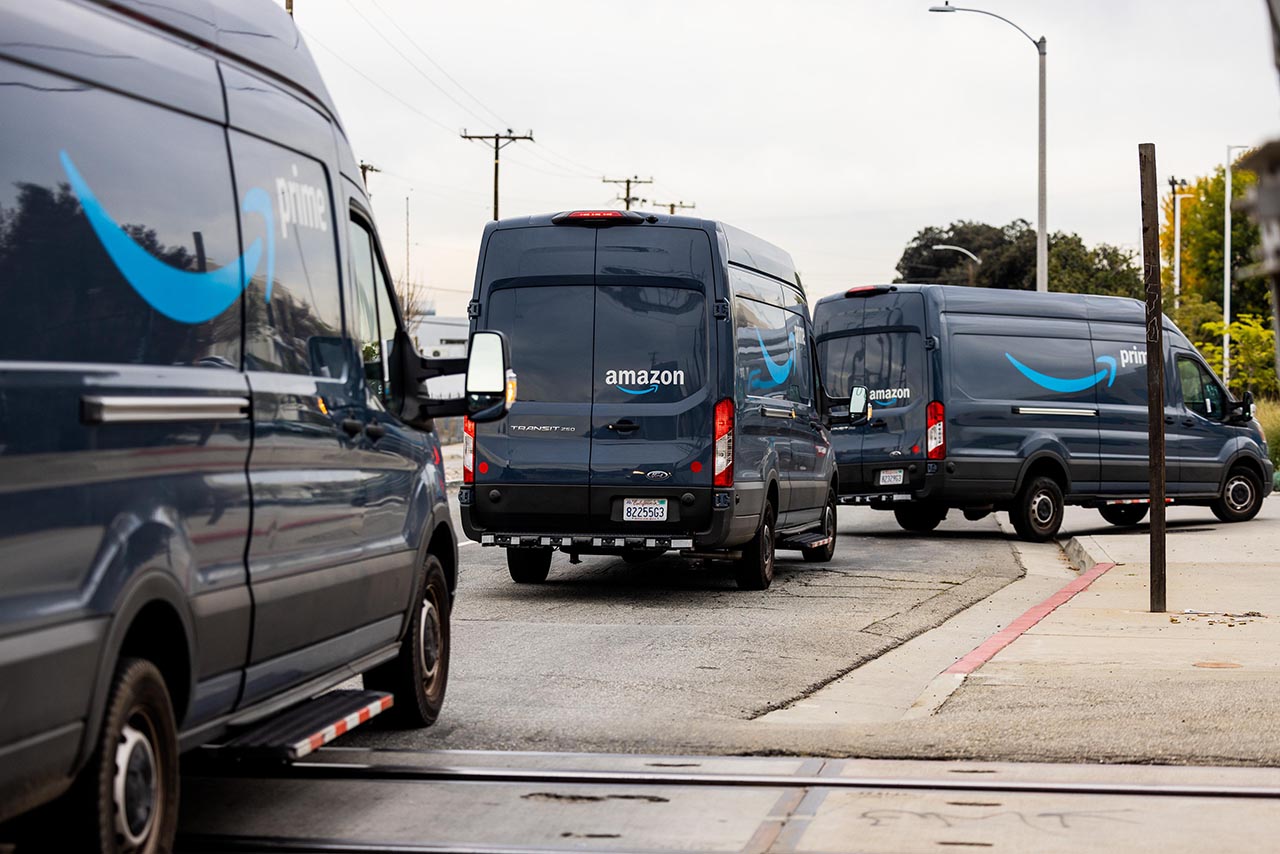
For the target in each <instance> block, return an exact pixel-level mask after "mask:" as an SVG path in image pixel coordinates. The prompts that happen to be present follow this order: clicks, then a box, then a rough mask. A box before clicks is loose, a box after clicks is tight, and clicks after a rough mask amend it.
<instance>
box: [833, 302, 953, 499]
mask: <svg viewBox="0 0 1280 854" xmlns="http://www.w3.org/2000/svg"><path fill="white" fill-rule="evenodd" d="M848 299H850V300H857V301H858V302H860V303H861V304H862V312H861V314H860V320H861V322H860V323H859V324H858V325H852V326H847V327H845V328H839V329H838V328H835V327H834V326H832V327H828V328H826V329H825V331H823V332H821V333H820V334H819V337H818V351H819V361H820V362H821V363H822V366H823V380H824V382H825V383H826V386H827V389H828V391H829V392H830V393H831V394H833V395H835V396H836V397H837V398H840V397H847V396H848V394H849V389H850V387H851V386H854V385H865V386H866V387H867V389H868V397H869V400H870V403H871V408H872V410H873V411H872V416H871V420H870V421H869V422H867V423H866V424H864V425H861V426H859V427H854V428H850V429H849V430H847V431H841V432H842V433H853V434H854V435H856V436H859V437H861V453H860V454H858V459H859V460H860V462H861V466H860V468H859V469H857V470H850V469H848V468H847V467H846V466H843V465H842V466H841V469H840V474H841V490H842V491H844V492H907V491H911V490H913V489H920V488H922V487H923V486H924V478H925V466H924V465H923V461H924V459H925V430H926V415H925V409H926V407H927V405H928V402H929V389H928V385H927V373H926V359H925V355H926V351H925V336H926V334H927V332H926V329H925V314H924V297H923V296H922V295H921V294H919V293H900V292H897V291H890V292H888V293H880V294H876V295H872V296H851V297H849V298H848ZM846 443H848V440H847V439H845V440H841V441H840V444H846ZM912 463H915V464H916V465H915V467H916V470H915V472H912V471H911V470H910V469H911V465H912ZM850 474H854V475H855V477H856V478H857V480H856V481H847V480H846V479H845V478H847V477H848V476H849V475H850Z"/></svg>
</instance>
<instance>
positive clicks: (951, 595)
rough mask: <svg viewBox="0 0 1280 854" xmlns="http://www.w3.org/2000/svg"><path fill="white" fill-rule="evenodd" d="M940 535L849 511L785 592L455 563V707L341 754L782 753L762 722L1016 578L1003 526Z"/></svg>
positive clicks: (660, 563) (709, 574) (588, 562)
mask: <svg viewBox="0 0 1280 854" xmlns="http://www.w3.org/2000/svg"><path fill="white" fill-rule="evenodd" d="M953 516H955V517H957V521H953V520H948V521H946V522H944V523H943V524H942V526H941V527H940V528H939V529H938V531H937V532H936V533H935V534H934V535H933V536H930V537H918V536H912V535H909V534H907V533H906V532H904V531H902V530H900V529H899V528H898V527H897V524H896V523H895V522H894V519H893V517H892V515H890V514H888V513H882V512H876V511H872V510H868V509H864V508H841V510H840V516H839V534H840V540H839V544H838V546H837V549H836V556H835V558H834V560H832V561H831V562H830V563H828V564H806V563H805V562H803V561H802V560H801V559H800V554H799V553H798V552H780V553H779V561H778V566H777V576H776V578H775V580H774V582H773V586H772V587H771V588H770V589H769V590H766V591H763V592H744V591H740V590H738V589H737V588H736V586H735V584H734V582H733V579H732V577H731V575H730V574H729V572H728V571H727V570H725V569H721V568H719V567H716V566H715V565H714V564H703V563H700V562H691V561H686V560H683V559H678V558H663V559H659V560H656V561H652V562H650V563H647V564H642V565H639V566H631V565H628V564H626V563H624V562H622V561H621V560H617V559H613V558H601V557H589V558H584V560H583V562H582V563H581V564H579V565H576V566H575V565H570V563H569V560H568V557H567V556H564V555H557V557H556V559H555V563H554V564H553V565H552V570H551V577H550V578H549V579H548V581H547V582H546V583H545V584H542V585H516V584H514V583H512V582H511V580H510V578H509V576H508V574H507V569H506V563H505V555H504V553H503V552H502V551H501V550H499V549H495V548H482V547H480V546H478V545H474V544H471V545H467V546H464V547H463V548H462V550H461V552H460V555H461V563H462V571H461V577H460V581H459V591H458V598H457V603H456V606H455V610H454V613H453V659H452V665H451V672H450V681H449V688H448V696H447V699H446V702H445V708H444V712H443V714H442V716H441V719H440V720H439V721H438V722H437V724H436V725H435V726H434V727H432V728H431V729H429V730H423V731H404V732H396V731H380V730H372V731H357V732H356V733H353V734H352V736H350V737H349V738H348V739H344V741H343V743H344V744H353V745H354V744H363V745H369V746H379V747H406V748H423V749H442V748H452V749H458V748H465V749H515V750H594V751H616V752H634V751H645V752H661V751H664V750H670V751H677V750H681V749H691V748H693V749H696V748H698V747H708V746H711V743H712V742H714V744H715V746H717V747H718V748H719V749H724V750H729V751H741V752H754V751H762V750H768V749H770V747H771V745H770V744H769V743H767V741H762V736H761V734H760V731H759V728H758V727H752V726H750V721H751V720H752V719H753V718H755V717H758V716H759V715H761V714H763V713H765V712H767V711H769V710H771V709H774V708H778V707H780V706H783V705H786V704H788V703H791V702H793V701H795V700H797V699H799V698H802V697H804V696H806V695H807V694H808V693H810V692H812V691H813V690H815V689H817V688H819V687H821V686H823V685H826V684H827V683H829V682H830V681H832V680H833V679H835V678H837V677H839V676H841V675H842V674H844V673H846V672H848V671H850V670H851V669H853V668H855V667H856V666H858V665H859V664H862V663H864V662H866V661H867V660H869V659H871V658H874V657H876V656H878V655H881V654H883V653H884V652H886V651H887V650H889V649H892V648H894V647H896V646H898V645H899V644H901V643H902V642H904V641H905V640H907V639H909V638H911V637H914V636H915V635H918V634H920V633H921V632H924V631H927V630H929V629H930V628H933V627H934V626H936V625H938V624H940V623H941V622H943V621H944V620H946V619H947V618H948V617H950V616H951V615H953V614H955V613H957V612H959V611H961V610H963V609H965V608H967V607H969V606H970V605H972V604H973V603H975V602H977V601H979V600H981V599H983V598H985V597H987V596H989V595H990V594H991V593H993V592H995V591H996V590H998V589H1000V588H1001V587H1003V586H1005V585H1006V584H1008V583H1009V582H1010V581H1012V580H1014V579H1016V578H1018V577H1019V576H1020V575H1021V574H1022V570H1021V569H1020V567H1019V564H1018V562H1017V559H1016V557H1015V554H1014V550H1013V548H1012V545H1011V542H1010V540H1009V539H1008V538H1007V537H1006V536H1005V535H1004V534H1002V533H1001V532H1000V531H999V530H998V528H997V527H996V524H995V522H994V520H993V519H991V518H988V519H985V520H982V521H979V522H966V521H964V520H963V519H962V518H959V514H953ZM708 734H714V738H713V739H712V738H710V737H709V735H708Z"/></svg>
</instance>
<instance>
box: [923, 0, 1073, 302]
mask: <svg viewBox="0 0 1280 854" xmlns="http://www.w3.org/2000/svg"><path fill="white" fill-rule="evenodd" d="M929 11H930V12H977V13H978V14H979V15H987V16H989V17H992V18H999V19H1000V20H1001V21H1004V22H1005V23H1006V24H1008V25H1009V26H1011V27H1013V28H1014V29H1015V30H1017V31H1018V32H1020V33H1022V34H1023V35H1024V36H1026V37H1027V41H1029V42H1031V43H1032V44H1033V45H1035V46H1036V51H1037V52H1038V53H1039V54H1040V178H1039V197H1038V200H1037V212H1036V290H1037V291H1041V292H1044V291H1047V290H1049V232H1048V231H1047V230H1046V228H1047V226H1046V224H1045V220H1046V219H1047V215H1046V210H1047V207H1048V205H1047V202H1046V200H1045V196H1046V191H1045V188H1046V178H1045V176H1046V174H1047V172H1046V168H1045V91H1044V90H1045V77H1044V61H1045V49H1046V46H1047V42H1046V41H1045V38H1044V36H1041V37H1040V38H1039V40H1036V39H1033V38H1031V34H1030V33H1028V32H1027V31H1026V30H1024V29H1022V27H1019V26H1018V25H1017V24H1015V23H1014V22H1013V21H1010V20H1009V19H1008V18H1005V17H1002V16H1000V15H997V14H996V13H995V12H988V11H986V10H984V9H968V8H965V7H963V6H952V5H951V2H950V0H947V3H946V4H945V5H943V6H930V7H929Z"/></svg>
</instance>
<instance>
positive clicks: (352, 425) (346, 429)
mask: <svg viewBox="0 0 1280 854" xmlns="http://www.w3.org/2000/svg"><path fill="white" fill-rule="evenodd" d="M363 429H364V422H363V421H361V420H360V419H359V418H344V419H342V432H343V433H346V434H347V435H348V436H350V437H351V438H353V439H354V438H355V437H356V436H359V435H360V431H361V430H363Z"/></svg>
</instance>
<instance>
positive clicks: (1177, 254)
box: [1169, 175, 1195, 311]
mask: <svg viewBox="0 0 1280 854" xmlns="http://www.w3.org/2000/svg"><path fill="white" fill-rule="evenodd" d="M1186 188H1187V182H1186V179H1185V178H1184V179H1183V180H1181V181H1179V180H1178V179H1177V178H1175V177H1173V176H1172V175H1170V176H1169V194H1170V195H1171V196H1173V309H1174V311H1177V310H1178V309H1180V308H1182V200H1183V199H1191V198H1194V197H1195V194H1194V193H1179V192H1178V190H1185V189H1186Z"/></svg>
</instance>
